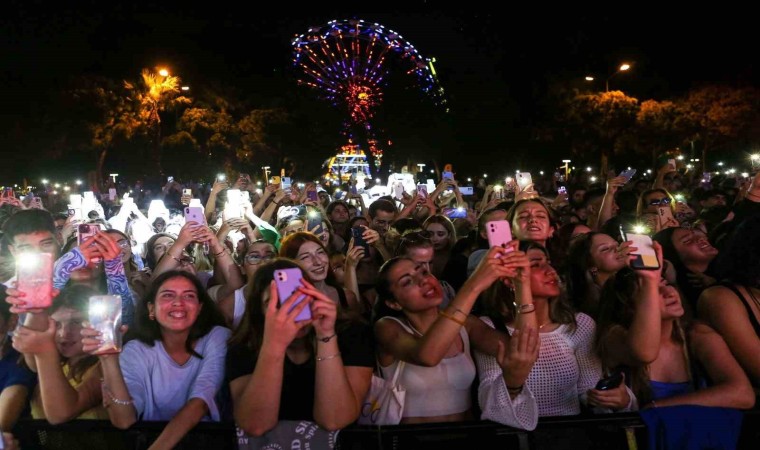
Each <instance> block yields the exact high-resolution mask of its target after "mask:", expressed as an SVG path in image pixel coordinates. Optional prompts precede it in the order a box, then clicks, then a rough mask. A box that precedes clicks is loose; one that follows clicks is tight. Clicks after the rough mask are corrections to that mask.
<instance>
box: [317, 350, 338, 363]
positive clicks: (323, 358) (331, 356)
mask: <svg viewBox="0 0 760 450" xmlns="http://www.w3.org/2000/svg"><path fill="white" fill-rule="evenodd" d="M338 356H340V352H338V353H336V354H334V355H330V356H317V361H327V360H328V359H333V358H337V357H338Z"/></svg>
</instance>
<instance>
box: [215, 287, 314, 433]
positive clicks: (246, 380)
mask: <svg viewBox="0 0 760 450" xmlns="http://www.w3.org/2000/svg"><path fill="white" fill-rule="evenodd" d="M269 295H270V296H269V302H268V304H267V310H266V318H265V321H264V337H263V339H262V343H261V349H260V350H259V354H258V358H257V359H256V368H255V369H254V370H253V374H251V375H246V376H242V377H238V378H235V379H234V380H232V381H231V382H230V391H231V394H232V406H233V414H234V417H235V422H236V423H237V424H238V426H239V427H240V428H242V429H243V430H245V432H246V433H248V434H250V435H252V436H262V435H263V434H264V433H266V432H267V431H269V430H271V429H272V428H274V427H275V426H276V425H277V421H278V418H279V414H280V396H281V395H282V378H283V370H284V368H285V358H286V357H287V356H286V354H285V351H286V350H287V348H288V346H289V345H290V343H291V342H293V340H294V339H295V337H296V335H297V334H298V332H299V331H300V330H301V328H303V327H305V326H307V325H309V323H310V322H309V321H301V322H296V321H295V318H296V317H297V316H298V314H299V313H300V312H301V311H302V310H303V309H304V308H306V307H308V305H309V302H308V301H306V300H304V301H302V302H301V303H299V304H298V305H297V306H296V307H295V308H293V310H292V311H290V312H288V311H289V310H290V308H291V307H292V306H293V304H294V303H295V301H296V300H297V299H298V298H299V297H300V296H301V293H300V292H296V293H295V294H293V295H292V296H290V298H288V299H287V300H286V301H285V302H284V303H283V304H282V306H280V307H277V304H278V303H279V298H278V296H277V288H276V286H275V283H274V281H272V282H271V284H270V286H269Z"/></svg>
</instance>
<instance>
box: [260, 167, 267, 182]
mask: <svg viewBox="0 0 760 450" xmlns="http://www.w3.org/2000/svg"><path fill="white" fill-rule="evenodd" d="M261 170H263V171H264V183H266V185H267V186H269V166H261Z"/></svg>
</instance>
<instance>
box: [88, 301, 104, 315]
mask: <svg viewBox="0 0 760 450" xmlns="http://www.w3.org/2000/svg"><path fill="white" fill-rule="evenodd" d="M106 310H107V308H106V305H105V303H103V302H98V303H93V304H92V305H90V316H97V317H100V316H104V315H105V314H106Z"/></svg>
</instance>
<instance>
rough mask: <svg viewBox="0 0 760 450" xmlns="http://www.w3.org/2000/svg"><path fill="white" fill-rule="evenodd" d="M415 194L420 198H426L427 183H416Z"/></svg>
mask: <svg viewBox="0 0 760 450" xmlns="http://www.w3.org/2000/svg"><path fill="white" fill-rule="evenodd" d="M417 195H418V196H419V197H420V198H421V199H427V196H428V190H427V185H426V184H418V185H417Z"/></svg>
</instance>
